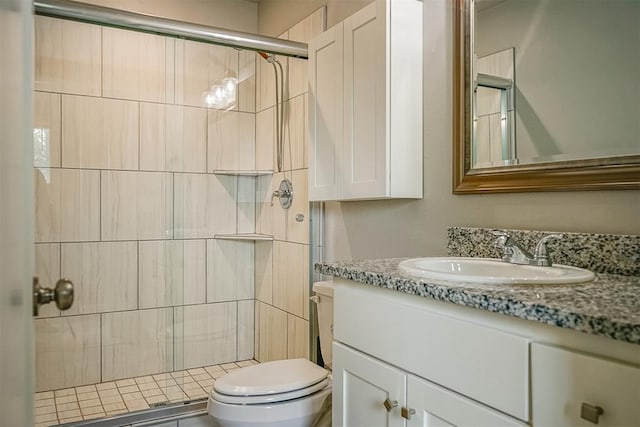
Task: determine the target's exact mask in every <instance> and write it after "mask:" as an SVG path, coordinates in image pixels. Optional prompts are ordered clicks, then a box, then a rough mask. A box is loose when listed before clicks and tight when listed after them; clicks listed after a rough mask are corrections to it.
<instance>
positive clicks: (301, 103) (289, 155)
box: [274, 96, 307, 171]
mask: <svg viewBox="0 0 640 427" xmlns="http://www.w3.org/2000/svg"><path fill="white" fill-rule="evenodd" d="M284 108H285V128H284V149H283V167H284V170H286V171H289V170H292V169H301V168H303V167H304V165H305V160H304V159H305V156H306V153H307V151H306V146H307V131H306V129H305V127H304V125H305V116H306V105H305V98H304V96H298V97H296V98H293V99H291V100H289V101H288V102H286V103H285V107H284ZM274 147H275V145H274ZM274 150H275V148H274ZM274 158H276V153H275V151H274Z"/></svg>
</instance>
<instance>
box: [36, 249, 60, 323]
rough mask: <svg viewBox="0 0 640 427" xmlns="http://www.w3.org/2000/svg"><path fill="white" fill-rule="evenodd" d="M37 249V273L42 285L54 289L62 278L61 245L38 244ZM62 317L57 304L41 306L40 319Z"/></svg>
mask: <svg viewBox="0 0 640 427" xmlns="http://www.w3.org/2000/svg"><path fill="white" fill-rule="evenodd" d="M35 249H36V271H35V275H36V277H37V278H38V280H39V282H40V285H42V286H44V287H47V288H52V287H54V286H55V284H56V282H57V281H58V280H59V279H60V278H61V277H62V276H61V275H60V244H59V243H38V244H36V245H35ZM55 316H60V310H58V309H57V308H56V305H55V304H46V305H41V306H40V308H39V311H38V317H39V318H44V317H55Z"/></svg>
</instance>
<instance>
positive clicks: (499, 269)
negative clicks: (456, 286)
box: [398, 257, 595, 285]
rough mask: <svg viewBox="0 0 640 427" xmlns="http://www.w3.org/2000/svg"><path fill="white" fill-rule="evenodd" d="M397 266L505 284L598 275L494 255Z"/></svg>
mask: <svg viewBox="0 0 640 427" xmlns="http://www.w3.org/2000/svg"><path fill="white" fill-rule="evenodd" d="M398 268H399V269H400V271H402V272H404V273H407V274H410V275H412V276H418V277H423V278H425V279H439V280H449V281H454V282H467V283H485V284H503V285H507V284H511V285H523V284H532V285H552V284H560V283H581V282H589V281H591V280H593V279H594V278H595V275H594V274H593V273H592V272H591V271H589V270H585V269H583V268H578V267H569V266H566V265H559V264H554V265H553V267H537V266H529V265H517V264H509V263H506V262H503V261H501V260H499V259H493V258H457V257H432V258H413V259H408V260H405V261H402V262H400V264H399V265H398Z"/></svg>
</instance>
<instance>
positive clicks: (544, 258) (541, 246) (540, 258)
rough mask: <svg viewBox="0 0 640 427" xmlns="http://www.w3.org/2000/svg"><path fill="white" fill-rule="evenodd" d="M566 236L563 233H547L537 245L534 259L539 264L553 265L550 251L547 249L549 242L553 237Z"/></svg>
mask: <svg viewBox="0 0 640 427" xmlns="http://www.w3.org/2000/svg"><path fill="white" fill-rule="evenodd" d="M563 237H564V235H563V234H547V235H546V236H544V237H543V238H542V239H540V240H539V241H538V244H537V245H536V250H535V252H534V253H533V259H534V261H535V263H536V264H537V265H541V266H545V267H551V264H552V262H551V259H550V258H549V253H548V249H547V242H548V241H549V240H551V239H558V240H559V239H562V238H563Z"/></svg>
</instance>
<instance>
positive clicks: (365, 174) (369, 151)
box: [342, 1, 389, 200]
mask: <svg viewBox="0 0 640 427" xmlns="http://www.w3.org/2000/svg"><path fill="white" fill-rule="evenodd" d="M385 4H386V2H384V1H374V2H373V3H371V4H370V5H368V6H366V7H365V8H363V9H361V10H360V11H358V12H356V13H355V14H353V15H352V16H350V17H349V18H347V19H346V20H345V21H344V186H343V189H342V192H343V198H344V199H346V200H348V199H363V198H378V197H385V196H387V189H388V185H387V184H388V178H389V177H388V173H387V172H388V168H387V160H388V155H387V154H388V153H387V138H386V129H387V124H386V122H387V111H386V70H385V64H386V42H385V15H384V13H385V11H384V7H385Z"/></svg>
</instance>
